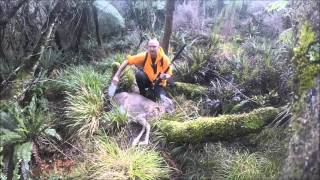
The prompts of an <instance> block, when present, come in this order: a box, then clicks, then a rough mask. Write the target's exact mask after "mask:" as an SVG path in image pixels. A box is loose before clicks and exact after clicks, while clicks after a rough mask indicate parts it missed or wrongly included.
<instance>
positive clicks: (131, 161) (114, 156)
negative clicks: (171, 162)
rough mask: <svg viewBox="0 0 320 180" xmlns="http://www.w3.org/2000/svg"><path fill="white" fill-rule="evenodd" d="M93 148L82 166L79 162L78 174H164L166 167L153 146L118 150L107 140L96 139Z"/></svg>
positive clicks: (95, 176)
mask: <svg viewBox="0 0 320 180" xmlns="http://www.w3.org/2000/svg"><path fill="white" fill-rule="evenodd" d="M96 148H97V151H96V152H95V153H92V154H90V155H89V162H85V164H84V165H83V166H84V167H83V166H82V168H81V166H80V168H81V170H79V171H81V172H82V175H80V176H82V177H87V178H90V179H141V180H152V179H160V178H168V173H169V170H168V167H167V166H166V165H165V164H164V160H163V159H162V157H161V156H160V154H159V153H158V152H156V151H155V149H149V150H148V149H145V148H130V149H125V150H122V149H121V148H120V147H119V146H118V145H117V144H116V143H115V142H114V141H111V140H99V141H97V142H96ZM84 174H85V175H84Z"/></svg>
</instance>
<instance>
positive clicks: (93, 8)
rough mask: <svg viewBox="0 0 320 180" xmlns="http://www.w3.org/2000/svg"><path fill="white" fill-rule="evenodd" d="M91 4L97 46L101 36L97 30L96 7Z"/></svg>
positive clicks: (99, 44) (99, 43)
mask: <svg viewBox="0 0 320 180" xmlns="http://www.w3.org/2000/svg"><path fill="white" fill-rule="evenodd" d="M91 6H92V11H93V18H94V25H95V28H96V38H97V43H98V46H99V47H101V38H100V32H99V19H98V11H97V8H96V7H95V6H94V5H93V4H91Z"/></svg>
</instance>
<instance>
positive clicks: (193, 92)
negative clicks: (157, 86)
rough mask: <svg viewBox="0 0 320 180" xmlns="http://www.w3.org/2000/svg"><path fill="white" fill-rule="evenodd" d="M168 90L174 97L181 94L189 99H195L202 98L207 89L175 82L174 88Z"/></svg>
mask: <svg viewBox="0 0 320 180" xmlns="http://www.w3.org/2000/svg"><path fill="white" fill-rule="evenodd" d="M168 90H169V91H170V92H171V93H172V94H174V95H181V94H183V95H185V96H186V97H188V98H190V99H195V98H199V97H201V96H204V95H205V94H206V93H207V90H208V89H207V88H206V87H204V86H200V85H196V84H191V83H182V82H175V86H174V87H173V88H170V89H168Z"/></svg>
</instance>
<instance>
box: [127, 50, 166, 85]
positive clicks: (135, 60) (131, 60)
mask: <svg viewBox="0 0 320 180" xmlns="http://www.w3.org/2000/svg"><path fill="white" fill-rule="evenodd" d="M145 58H146V52H143V53H139V54H137V55H134V56H131V55H128V56H127V60H128V64H129V65H136V66H138V67H141V68H143V71H144V73H145V74H146V75H147V76H148V78H149V80H150V81H151V82H153V81H154V80H155V79H156V78H157V77H158V74H161V73H164V71H165V70H166V69H167V68H168V66H170V60H169V58H168V56H166V55H165V53H164V52H163V49H162V48H161V47H159V49H158V52H157V58H156V62H155V64H156V65H157V66H156V67H157V68H156V73H154V70H153V68H152V60H151V55H150V54H149V53H148V55H147V58H146V61H145ZM143 65H144V66H143ZM166 73H168V74H170V75H172V69H171V67H170V68H169V70H168V71H167V72H166ZM166 84H167V82H166V80H162V81H161V82H160V85H162V86H166Z"/></svg>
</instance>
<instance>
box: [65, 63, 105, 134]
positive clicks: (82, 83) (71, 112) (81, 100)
mask: <svg viewBox="0 0 320 180" xmlns="http://www.w3.org/2000/svg"><path fill="white" fill-rule="evenodd" d="M106 80H107V77H106V76H104V75H102V74H99V73H97V72H96V71H95V70H94V69H93V68H92V67H90V66H79V67H71V68H69V69H67V70H65V71H64V72H62V74H61V76H60V78H59V82H60V83H61V84H62V85H63V86H64V87H65V88H66V94H67V97H66V101H67V106H66V108H65V113H66V116H67V119H66V120H65V122H64V124H66V125H67V127H68V128H70V129H69V131H70V133H72V134H73V135H74V136H79V137H91V136H92V135H93V134H94V133H95V132H96V131H97V130H98V128H99V124H100V120H101V118H102V116H103V113H104V95H103V87H104V84H105V83H106Z"/></svg>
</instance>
